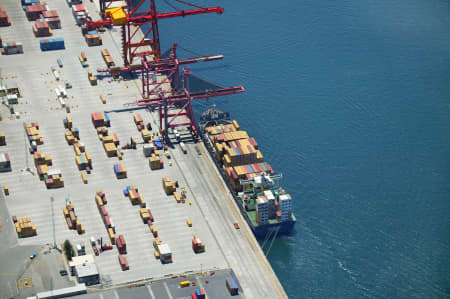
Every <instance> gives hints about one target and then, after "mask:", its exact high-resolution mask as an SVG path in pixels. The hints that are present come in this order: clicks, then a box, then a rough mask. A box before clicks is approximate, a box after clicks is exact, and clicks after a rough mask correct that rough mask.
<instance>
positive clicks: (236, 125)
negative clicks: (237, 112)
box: [233, 120, 241, 131]
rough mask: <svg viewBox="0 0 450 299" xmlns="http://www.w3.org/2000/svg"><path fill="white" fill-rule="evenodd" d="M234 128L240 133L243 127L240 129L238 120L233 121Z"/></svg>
mask: <svg viewBox="0 0 450 299" xmlns="http://www.w3.org/2000/svg"><path fill="white" fill-rule="evenodd" d="M233 126H234V128H235V129H236V131H239V130H240V128H241V127H239V124H238V122H237V121H236V120H233Z"/></svg>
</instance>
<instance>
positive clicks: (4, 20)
mask: <svg viewBox="0 0 450 299" xmlns="http://www.w3.org/2000/svg"><path fill="white" fill-rule="evenodd" d="M9 25H11V20H10V19H9V17H8V14H7V13H6V11H5V9H4V8H3V6H1V5H0V26H9Z"/></svg>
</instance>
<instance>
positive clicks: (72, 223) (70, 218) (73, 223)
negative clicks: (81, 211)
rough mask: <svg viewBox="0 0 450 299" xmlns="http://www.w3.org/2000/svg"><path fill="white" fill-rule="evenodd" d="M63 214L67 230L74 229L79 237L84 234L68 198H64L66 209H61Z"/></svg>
mask: <svg viewBox="0 0 450 299" xmlns="http://www.w3.org/2000/svg"><path fill="white" fill-rule="evenodd" d="M63 214H64V218H65V219H66V222H67V226H68V227H69V229H76V230H77V232H78V234H80V235H81V234H83V233H85V232H86V231H85V229H84V226H83V225H81V222H80V220H78V217H77V215H76V214H75V207H74V205H73V204H72V202H71V201H70V199H69V198H66V207H65V208H63Z"/></svg>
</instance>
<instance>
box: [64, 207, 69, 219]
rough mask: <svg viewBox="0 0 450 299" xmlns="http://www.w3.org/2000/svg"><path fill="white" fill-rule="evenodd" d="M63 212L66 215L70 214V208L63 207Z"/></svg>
mask: <svg viewBox="0 0 450 299" xmlns="http://www.w3.org/2000/svg"><path fill="white" fill-rule="evenodd" d="M63 214H64V217H67V216H69V210H67V208H63Z"/></svg>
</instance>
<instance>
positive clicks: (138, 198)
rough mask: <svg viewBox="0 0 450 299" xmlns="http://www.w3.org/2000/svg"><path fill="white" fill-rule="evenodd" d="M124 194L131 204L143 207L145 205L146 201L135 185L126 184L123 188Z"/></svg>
mask: <svg viewBox="0 0 450 299" xmlns="http://www.w3.org/2000/svg"><path fill="white" fill-rule="evenodd" d="M123 192H124V194H125V196H128V198H129V199H130V201H131V204H132V205H140V206H141V208H145V207H146V206H147V203H146V201H145V200H144V197H143V196H142V194H139V191H138V188H137V187H136V186H134V185H133V186H127V188H126V189H125V190H123Z"/></svg>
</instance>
